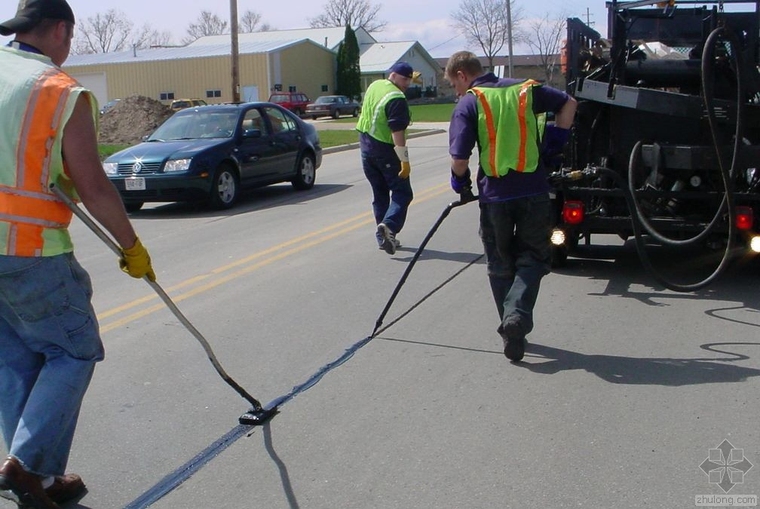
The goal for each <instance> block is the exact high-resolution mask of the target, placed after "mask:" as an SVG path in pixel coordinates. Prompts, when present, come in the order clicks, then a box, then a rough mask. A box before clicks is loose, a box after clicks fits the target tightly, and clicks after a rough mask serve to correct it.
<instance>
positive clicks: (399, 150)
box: [393, 147, 412, 179]
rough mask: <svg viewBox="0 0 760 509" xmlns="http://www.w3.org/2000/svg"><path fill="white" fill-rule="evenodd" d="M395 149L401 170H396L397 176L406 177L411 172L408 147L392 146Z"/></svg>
mask: <svg viewBox="0 0 760 509" xmlns="http://www.w3.org/2000/svg"><path fill="white" fill-rule="evenodd" d="M393 150H395V151H396V155H397V156H398V160H399V161H401V171H400V172H398V176H399V178H402V179H408V178H409V174H410V173H411V172H412V167H411V165H410V164H409V149H408V148H406V147H393Z"/></svg>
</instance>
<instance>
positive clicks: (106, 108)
mask: <svg viewBox="0 0 760 509" xmlns="http://www.w3.org/2000/svg"><path fill="white" fill-rule="evenodd" d="M119 101H121V99H111V100H110V101H108V102H107V103H105V104H104V105H103V106H101V107H100V114H101V115H104V114H106V113H108V112H109V111H110V110H111V108H113V107H114V106H116V105H117V104H119Z"/></svg>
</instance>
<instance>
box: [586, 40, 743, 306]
mask: <svg viewBox="0 0 760 509" xmlns="http://www.w3.org/2000/svg"><path fill="white" fill-rule="evenodd" d="M721 36H725V37H726V38H727V40H728V41H729V42H730V44H731V58H732V59H733V60H734V64H735V66H736V67H735V69H736V88H737V108H736V129H735V133H734V149H733V154H732V158H731V164H730V169H729V168H726V166H727V165H726V162H725V160H724V156H723V153H722V151H721V143H720V140H719V139H718V131H717V125H716V123H717V121H716V118H715V107H714V104H713V101H714V92H713V84H714V62H715V43H716V41H717V40H718V38H719V37H721ZM742 69H743V68H742V61H741V50H740V48H739V41H738V40H737V38H736V36H735V34H733V32H729V31H727V30H726V29H725V28H724V27H718V28H716V29H715V30H713V31H712V32H711V33H710V35H709V36H708V37H707V40H706V42H705V48H704V51H703V53H702V91H703V98H704V103H705V110H706V111H707V120H708V124H709V126H710V134H711V136H712V139H713V145H714V146H715V152H716V154H717V157H718V165H719V167H720V173H721V178H722V180H723V185H724V190H725V193H724V196H723V200H722V201H721V205H720V207H719V208H718V211H717V212H716V214H715V216H714V217H713V219H712V221H711V222H710V224H709V225H708V226H707V227H706V228H705V229H704V230H703V231H702V232H701V233H699V234H698V235H696V236H694V237H691V238H689V239H685V240H676V239H671V238H668V237H665V236H664V235H662V234H660V233H659V232H657V230H656V229H655V228H654V227H652V225H651V224H650V223H649V221H648V220H647V219H646V217H645V216H644V214H643V213H642V211H641V209H640V207H639V204H638V202H637V201H636V198H635V189H634V178H633V177H634V175H633V173H634V169H635V167H636V165H637V162H638V157H639V153H640V150H641V144H642V141H639V142H637V143H636V145H634V147H633V150H632V151H631V156H630V159H629V161H628V183H627V185H625V183H622V184H623V185H621V180H622V178H621V177H620V175H619V174H617V173H616V172H614V171H612V170H610V169H608V168H598V169H599V170H600V171H603V172H604V173H607V174H609V175H611V176H612V178H613V179H614V180H616V181H617V182H618V186H619V187H620V188H621V189H623V190H627V191H628V192H627V193H625V192H624V193H623V194H624V195H625V199H626V201H627V203H628V208H629V209H630V211H631V223H632V225H633V231H634V238H635V243H636V250H637V252H638V254H639V258H640V259H641V262H642V264H644V266H645V268H646V269H647V270H648V271H649V272H650V273H651V274H652V276H653V277H654V278H655V279H656V280H657V281H658V282H659V283H660V284H662V285H663V286H664V287H666V288H668V289H670V290H673V291H677V292H692V291H696V290H699V289H701V288H704V287H706V286H708V285H709V284H711V283H712V282H713V281H715V280H716V279H717V278H718V276H720V274H722V273H723V271H724V270H725V269H726V267H727V266H728V264H729V263H730V261H731V255H732V252H733V244H734V238H735V236H736V224H735V222H736V212H735V210H734V194H733V181H734V177H735V175H736V163H737V160H738V156H739V150H740V146H741V141H742V139H743V137H742V132H743V116H744V82H743V79H742ZM726 209H727V211H728V240H727V243H726V249H725V251H724V253H723V257H722V259H721V261H720V263H719V264H718V266H717V267H716V269H715V270H714V271H713V272H712V274H710V275H709V276H708V277H706V278H705V279H703V280H702V281H699V282H697V283H692V284H678V283H674V282H672V281H669V280H668V279H667V278H665V277H664V276H662V274H660V272H659V271H658V270H657V269H655V267H654V266H653V265H652V263H651V260H650V259H649V255H648V254H647V252H646V246H645V245H644V241H643V238H642V234H641V228H640V226H643V227H644V229H645V230H646V231H647V233H648V234H649V235H650V236H651V237H652V238H654V239H655V240H657V241H658V242H660V243H661V244H663V245H667V246H672V247H683V246H686V245H691V244H694V243H696V242H698V241H699V240H702V239H703V238H704V237H705V236H707V235H708V234H709V233H710V232H711V231H712V230H713V229H714V227H715V226H716V225H717V224H718V221H719V219H720V218H721V216H722V214H723V211H724V210H726Z"/></svg>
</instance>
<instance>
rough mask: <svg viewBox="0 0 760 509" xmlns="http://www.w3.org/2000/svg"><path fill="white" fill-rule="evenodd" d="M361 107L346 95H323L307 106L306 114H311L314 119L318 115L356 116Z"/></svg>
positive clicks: (334, 116) (333, 116)
mask: <svg viewBox="0 0 760 509" xmlns="http://www.w3.org/2000/svg"><path fill="white" fill-rule="evenodd" d="M360 109H361V106H360V105H359V103H358V102H356V101H352V100H351V99H349V98H348V97H346V96H345V95H322V96H319V97H317V100H316V101H314V102H313V103H311V104H309V105H308V106H306V116H310V117H311V118H312V120H314V119H316V118H317V117H332V118H338V117H340V116H341V115H351V116H352V117H356V116H358V115H359V110H360Z"/></svg>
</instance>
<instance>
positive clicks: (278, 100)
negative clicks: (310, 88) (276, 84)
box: [269, 92, 311, 116]
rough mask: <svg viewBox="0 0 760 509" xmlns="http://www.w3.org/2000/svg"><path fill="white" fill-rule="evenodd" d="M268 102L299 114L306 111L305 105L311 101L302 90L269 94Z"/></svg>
mask: <svg viewBox="0 0 760 509" xmlns="http://www.w3.org/2000/svg"><path fill="white" fill-rule="evenodd" d="M269 102H270V103H275V104H279V105H280V106H282V107H283V108H285V109H286V110H290V111H292V112H293V113H295V114H296V115H299V116H300V115H303V112H304V111H306V105H307V104H309V103H310V102H311V101H309V98H308V97H307V96H306V94H304V93H303V92H275V93H274V94H272V95H270V96H269Z"/></svg>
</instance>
